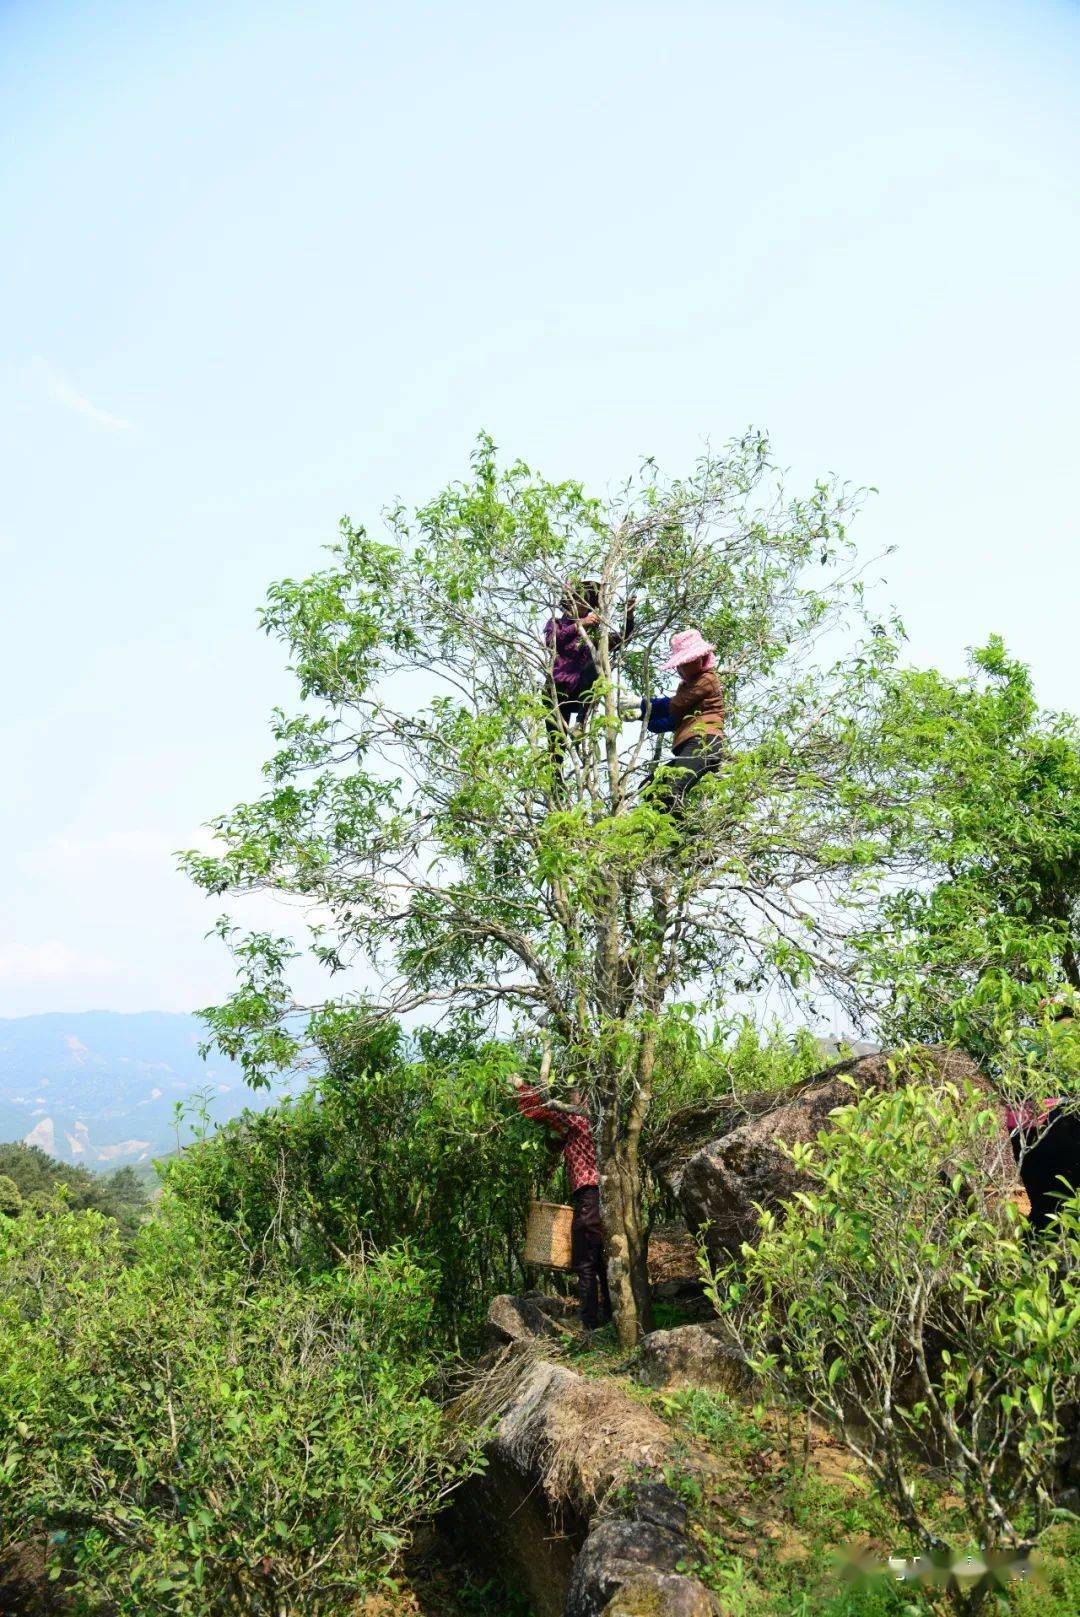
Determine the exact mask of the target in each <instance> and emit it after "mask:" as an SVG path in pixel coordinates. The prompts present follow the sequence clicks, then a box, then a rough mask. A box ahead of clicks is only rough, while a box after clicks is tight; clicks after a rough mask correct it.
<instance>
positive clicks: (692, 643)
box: [660, 629, 716, 673]
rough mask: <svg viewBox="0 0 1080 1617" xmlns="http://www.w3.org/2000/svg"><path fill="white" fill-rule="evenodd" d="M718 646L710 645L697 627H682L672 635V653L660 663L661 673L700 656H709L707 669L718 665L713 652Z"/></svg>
mask: <svg viewBox="0 0 1080 1617" xmlns="http://www.w3.org/2000/svg"><path fill="white" fill-rule="evenodd" d="M715 650H716V647H715V646H713V645H710V643H709V641H708V640H706V639H704V638H703V637H702V635H701V633H700V631H699V630H697V629H682V630H680V631H679V633H678V634H673V635H672V637H671V655H670V656H669V657H668V659H667V661H666V662H662V663H661V664H660V671H661V673H667V671H668V669H670V668H678V667H679V666H680V665H681V664H682V663H692V662H696V661H697V659H698V658H699V657H707V658H708V661H707V662H706V664H705V667H706V669H709V668H715V667H716V658H715V657H714V656H713V652H714V651H715Z"/></svg>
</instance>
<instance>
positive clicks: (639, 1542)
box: [565, 1517, 689, 1617]
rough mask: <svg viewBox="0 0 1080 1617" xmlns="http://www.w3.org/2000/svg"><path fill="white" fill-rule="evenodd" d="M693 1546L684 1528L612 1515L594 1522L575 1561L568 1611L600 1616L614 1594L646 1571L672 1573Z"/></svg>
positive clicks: (574, 1615)
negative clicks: (679, 1528) (676, 1529)
mask: <svg viewBox="0 0 1080 1617" xmlns="http://www.w3.org/2000/svg"><path fill="white" fill-rule="evenodd" d="M688 1550H689V1546H688V1545H687V1541H686V1539H685V1538H684V1537H683V1535H682V1534H681V1533H674V1532H672V1531H671V1529H670V1528H667V1527H657V1526H655V1525H654V1524H653V1523H652V1522H640V1521H626V1520H623V1519H620V1518H618V1517H613V1518H612V1519H611V1520H610V1521H602V1522H600V1523H599V1524H598V1525H597V1526H596V1527H594V1528H593V1530H592V1532H591V1533H590V1534H589V1536H588V1538H587V1539H586V1540H585V1547H584V1549H583V1550H582V1551H581V1554H580V1555H579V1556H578V1558H577V1560H576V1561H575V1563H574V1573H573V1576H572V1578H571V1579H570V1588H569V1590H568V1591H567V1595H566V1608H565V1611H566V1617H600V1614H601V1612H603V1611H604V1610H605V1609H606V1608H607V1607H608V1605H609V1603H610V1601H611V1599H612V1596H613V1595H615V1594H617V1593H618V1592H619V1590H620V1589H621V1588H622V1587H623V1586H624V1584H627V1583H629V1582H630V1581H631V1580H632V1579H636V1578H639V1577H640V1576H641V1574H642V1573H643V1572H652V1573H672V1572H675V1571H676V1569H677V1568H678V1566H679V1564H680V1562H681V1561H684V1560H685V1559H686V1556H687V1554H688Z"/></svg>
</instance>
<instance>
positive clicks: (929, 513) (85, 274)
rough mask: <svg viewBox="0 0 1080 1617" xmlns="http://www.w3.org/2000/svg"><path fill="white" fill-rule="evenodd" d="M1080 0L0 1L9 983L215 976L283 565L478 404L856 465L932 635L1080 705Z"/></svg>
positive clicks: (578, 458) (433, 480)
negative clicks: (208, 839) (218, 922)
mask: <svg viewBox="0 0 1080 1617" xmlns="http://www.w3.org/2000/svg"><path fill="white" fill-rule="evenodd" d="M1078 88H1080V6H1078V5H1077V4H1075V3H1064V0H1057V3H1055V0H1045V3H1042V0H1027V3H1025V4H1012V3H1008V4H1006V3H1000V0H998V3H994V0H980V3H978V4H968V3H966V0H957V3H953V4H948V5H944V6H943V5H941V4H940V3H939V4H935V5H923V4H914V3H906V4H901V3H894V0H857V3H845V4H840V3H833V4H827V3H826V4H806V3H802V4H796V3H793V0H792V3H782V0H752V3H751V0H747V3H741V0H739V3H730V4H728V3H724V0H714V3H711V4H680V3H677V0H675V3H670V0H669V3H666V4H663V5H661V4H622V5H618V6H613V5H604V4H591V3H589V0H579V3H577V4H575V5H564V4H551V5H548V6H545V7H529V8H525V7H518V6H508V5H506V4H505V3H502V4H476V3H472V4H470V3H465V0H462V3H459V4H444V5H421V4H417V3H415V0H398V3H396V4H394V5H389V4H382V5H365V4H361V3H352V4H344V3H330V0H309V3H308V4H305V5H304V6H296V5H290V6H283V5H275V4H272V3H267V0H262V3H260V4H257V5H256V4H247V3H241V0H217V3H215V4H213V5H206V4H200V3H198V0H185V3H183V4H173V3H172V0H154V4H153V5H149V6H147V5H138V4H134V3H129V0H125V3H109V0H96V3H95V4H94V5H88V4H86V3H83V4H80V5H76V4H63V3H59V0H28V3H21V0H6V3H5V0H0V143H2V149H3V151H4V154H5V161H4V163H3V165H2V168H0V310H2V312H3V328H2V329H3V345H2V350H0V430H2V438H0V442H2V445H3V450H2V454H3V474H2V476H0V576H2V578H3V585H4V587H3V590H2V596H0V598H2V601H3V632H2V635H0V659H2V663H3V676H4V688H5V691H6V694H7V700H6V701H5V702H4V704H3V708H2V717H0V729H2V734H0V749H2V752H0V756H2V757H3V758H4V760H5V762H6V765H7V769H6V770H5V776H6V780H5V789H4V791H3V792H2V793H0V821H2V832H3V842H2V846H3V849H4V857H5V864H6V869H5V873H4V882H3V887H4V900H5V901H4V905H3V926H2V929H0V1014H9V1015H11V1014H19V1013H22V1012H29V1011H36V1010H46V1009H80V1008H88V1007H90V1006H101V1007H109V1008H116V1009H142V1008H162V1009H183V1008H188V1007H190V1006H193V1005H198V1004H202V1003H205V1002H207V1001H208V1000H211V999H214V998H215V997H218V996H219V995H220V994H221V993H222V992H224V990H225V988H226V986H227V982H228V977H229V967H228V963H227V961H226V959H225V957H224V956H223V954H222V953H221V952H220V950H219V948H218V946H217V945H215V944H213V943H206V942H204V941H203V933H204V932H205V931H206V929H207V928H208V926H209V925H210V924H211V922H212V920H213V916H214V913H215V908H214V906H213V905H210V906H208V905H207V903H206V902H205V901H204V900H202V899H201V898H199V897H198V896H197V895H195V894H194V893H192V892H190V891H188V889H187V888H186V886H185V884H184V882H183V881H182V880H181V879H180V878H179V877H178V876H176V875H175V874H174V873H173V870H172V863H171V860H170V857H169V855H170V850H171V849H173V848H176V847H177V846H183V845H188V844H190V843H191V842H192V840H193V839H194V838H195V835H196V832H197V828H198V826H199V824H200V823H201V822H202V821H203V820H205V819H206V818H207V817H208V816H209V815H210V814H211V813H213V812H214V811H215V810H217V809H219V808H223V807H226V806H228V805H229V804H231V803H232V802H233V801H235V800H237V799H238V798H240V797H243V796H244V795H246V794H248V793H250V792H251V791H252V790H253V789H255V788H256V786H257V769H258V764H259V762H260V761H261V759H262V757H263V755H264V752H265V750H266V746H267V731H266V723H265V720H266V715H267V713H268V711H269V709H270V707H271V706H272V704H273V703H275V702H278V701H284V702H287V701H288V700H289V686H288V681H287V678H286V676H285V674H284V671H283V667H282V658H281V655H280V652H279V650H278V649H277V648H276V647H275V646H272V645H270V644H269V643H268V642H266V641H265V640H264V639H263V638H262V637H261V636H260V635H259V634H258V632H257V630H256V627H255V609H256V607H257V604H258V602H259V601H260V599H261V597H262V594H263V591H264V588H265V585H266V583H267V582H268V581H269V580H270V579H271V578H273V577H275V576H278V575H281V574H284V573H296V572H299V571H302V570H306V569H308V568H309V567H311V566H312V565H313V564H315V563H316V561H317V559H318V551H319V546H320V545H321V544H322V543H323V542H325V541H326V540H328V539H329V538H331V537H332V535H333V531H334V528H335V525H336V522H337V519H338V517H339V516H340V515H341V514H342V513H343V512H346V511H348V512H349V513H350V514H352V515H353V516H354V517H355V518H356V519H357V520H364V519H373V518H374V517H375V515H376V513H377V512H378V510H379V509H380V507H381V506H383V505H384V504H385V503H387V502H388V501H389V500H390V499H391V498H393V497H394V496H397V495H401V496H403V497H404V498H406V499H409V498H412V497H416V498H420V497H423V496H424V495H425V494H427V493H430V492H432V491H433V490H434V489H435V488H437V487H438V486H439V485H440V484H441V483H442V482H444V481H445V480H446V479H447V478H449V477H451V476H453V475H455V474H457V473H458V472H459V471H460V470H461V469H462V468H463V467H464V464H465V461H466V457H467V454H468V450H469V446H470V443H471V441H472V439H473V437H474V435H475V433H476V431H477V430H478V429H479V428H480V427H482V426H483V427H487V428H488V429H490V430H491V431H492V432H493V433H494V435H495V436H496V438H497V439H498V441H499V442H500V443H501V444H503V445H504V446H505V447H506V449H507V450H508V451H509V452H511V453H515V454H518V453H520V454H522V455H524V456H525V457H526V458H528V459H529V460H530V461H531V462H532V463H533V464H536V465H539V466H541V467H542V468H543V469H544V470H546V471H547V472H549V473H550V474H551V475H576V476H580V477H582V478H584V479H586V480H587V481H588V482H590V483H591V484H592V485H593V486H594V487H596V488H598V489H600V490H602V489H603V488H604V486H605V485H606V484H608V483H609V482H613V481H616V480H618V478H619V477H620V476H621V475H622V474H623V473H624V472H625V471H627V470H628V469H630V468H632V467H633V466H634V464H636V461H637V459H638V457H639V456H640V455H641V454H644V453H650V454H655V455H656V456H658V458H660V460H661V461H662V462H663V463H664V464H665V465H666V466H668V467H670V468H671V469H673V470H675V469H679V468H681V467H684V466H685V465H687V463H688V462H689V461H690V460H692V458H693V457H694V455H695V453H696V452H697V450H698V448H699V447H700V444H701V442H702V440H703V439H704V438H705V437H706V436H708V437H711V438H712V439H713V441H720V440H722V439H723V438H725V437H726V436H728V435H729V434H731V433H734V432H737V431H739V430H741V429H742V428H743V426H744V425H746V424H747V423H748V422H751V421H752V422H755V423H757V424H760V425H764V426H767V427H768V428H769V430H770V431H771V432H772V434H773V438H774V441H775V444H776V448H777V451H778V453H779V455H780V456H781V458H782V459H783V460H784V461H785V462H786V463H787V464H788V465H790V467H791V468H792V473H793V476H794V477H796V478H807V479H808V478H811V477H813V476H814V475H815V474H816V473H818V472H823V471H836V472H840V473H842V474H843V475H845V476H848V477H850V478H852V479H853V480H855V481H860V482H867V483H873V484H876V485H877V486H878V487H879V489H880V494H879V495H878V496H877V497H876V498H875V499H874V500H873V501H872V503H871V505H870V507H869V508H868V510H867V512H866V514H865V516H864V517H863V519H862V521H861V536H862V539H863V542H864V543H865V545H866V547H867V548H868V549H870V550H876V549H878V548H880V547H882V546H884V545H888V544H897V545H898V546H899V547H900V549H899V552H898V554H897V555H896V556H895V557H893V558H892V559H891V560H890V562H889V566H888V572H889V579H890V586H891V588H890V593H891V596H892V598H893V599H894V600H895V601H896V603H897V605H898V606H899V608H900V610H901V612H902V614H903V616H904V617H905V619H906V621H907V624H908V627H909V630H910V635H911V646H910V650H911V656H912V658H913V659H917V660H919V661H934V662H937V663H938V664H940V665H941V666H943V667H945V668H946V669H948V670H950V671H959V669H960V668H961V667H962V665H963V657H964V648H965V647H966V646H968V645H970V644H972V643H975V642H978V641H980V640H983V639H985V637H986V635H987V634H989V633H990V632H991V631H994V630H997V631H999V632H1001V633H1003V634H1004V635H1005V636H1006V638H1007V640H1008V641H1009V643H1010V645H1011V646H1012V647H1013V648H1014V649H1015V650H1016V651H1017V652H1018V653H1019V654H1020V655H1022V656H1023V657H1025V658H1026V659H1027V660H1029V661H1030V662H1031V663H1032V665H1033V667H1034V669H1035V671H1036V675H1037V679H1038V684H1039V689H1040V693H1041V695H1042V697H1043V699H1044V700H1045V701H1046V702H1047V703H1049V704H1052V705H1056V706H1064V707H1074V708H1075V707H1076V706H1078V705H1080V703H1078V696H1077V680H1076V672H1075V670H1076V654H1075V645H1076V632H1075V622H1076V612H1077V600H1078V594H1080V589H1078V586H1080V562H1078V561H1077V550H1078V532H1077V527H1078V521H1077V515H1076V510H1077V501H1076V494H1075V466H1076V455H1077V449H1076V446H1077V442H1078V438H1080V405H1078V393H1077V376H1078V360H1080V312H1078V299H1077V292H1076V267H1077V264H1078V263H1080V202H1078V197H1077V186H1076V176H1077V174H1078V173H1080V120H1078V118H1077V113H1076V107H1077V99H1078Z"/></svg>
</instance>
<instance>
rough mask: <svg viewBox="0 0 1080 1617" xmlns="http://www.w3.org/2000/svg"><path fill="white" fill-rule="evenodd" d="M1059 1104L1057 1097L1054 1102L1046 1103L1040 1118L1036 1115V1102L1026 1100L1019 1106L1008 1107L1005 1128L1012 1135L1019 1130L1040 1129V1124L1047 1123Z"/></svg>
mask: <svg viewBox="0 0 1080 1617" xmlns="http://www.w3.org/2000/svg"><path fill="white" fill-rule="evenodd" d="M1057 1104H1058V1098H1057V1097H1055V1098H1054V1099H1053V1100H1048V1101H1044V1102H1043V1105H1042V1110H1041V1111H1040V1112H1039V1115H1038V1116H1036V1115H1035V1102H1034V1101H1030V1100H1024V1101H1021V1102H1020V1104H1019V1105H1018V1106H1006V1108H1005V1127H1006V1128H1007V1129H1008V1131H1009V1133H1010V1134H1015V1133H1016V1131H1017V1129H1033V1128H1038V1127H1039V1126H1040V1124H1042V1123H1045V1122H1046V1119H1047V1118H1048V1117H1049V1116H1050V1113H1051V1112H1052V1111H1053V1109H1054V1107H1055V1106H1056V1105H1057Z"/></svg>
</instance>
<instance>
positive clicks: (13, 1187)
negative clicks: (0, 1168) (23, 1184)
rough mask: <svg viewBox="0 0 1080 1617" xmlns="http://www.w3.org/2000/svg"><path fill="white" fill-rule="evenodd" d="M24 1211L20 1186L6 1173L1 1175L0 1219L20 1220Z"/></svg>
mask: <svg viewBox="0 0 1080 1617" xmlns="http://www.w3.org/2000/svg"><path fill="white" fill-rule="evenodd" d="M22 1209H23V1199H22V1193H21V1192H20V1190H19V1187H18V1185H17V1184H16V1183H15V1181H14V1179H9V1178H8V1176H7V1174H6V1173H0V1217H7V1218H18V1216H19V1214H20V1213H21V1212H22Z"/></svg>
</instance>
